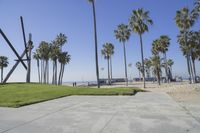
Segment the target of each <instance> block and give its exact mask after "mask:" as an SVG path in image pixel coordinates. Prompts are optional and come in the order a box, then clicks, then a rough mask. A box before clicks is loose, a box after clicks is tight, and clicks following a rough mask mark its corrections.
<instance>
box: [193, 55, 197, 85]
mask: <svg viewBox="0 0 200 133" xmlns="http://www.w3.org/2000/svg"><path fill="white" fill-rule="evenodd" d="M192 65H193V71H194V82H195V83H196V82H197V79H196V77H197V74H196V65H195V60H194V59H192Z"/></svg>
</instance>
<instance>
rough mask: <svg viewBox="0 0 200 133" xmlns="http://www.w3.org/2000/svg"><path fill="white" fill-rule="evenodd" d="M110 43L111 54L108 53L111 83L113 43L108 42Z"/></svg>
mask: <svg viewBox="0 0 200 133" xmlns="http://www.w3.org/2000/svg"><path fill="white" fill-rule="evenodd" d="M109 45H110V50H111V55H110V80H111V83H112V78H113V76H112V75H113V73H112V56H113V55H114V49H115V47H114V45H113V44H112V43H110V44H109Z"/></svg>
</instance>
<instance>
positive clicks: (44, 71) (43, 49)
mask: <svg viewBox="0 0 200 133" xmlns="http://www.w3.org/2000/svg"><path fill="white" fill-rule="evenodd" d="M38 52H39V54H40V58H41V81H43V83H45V84H46V83H48V81H49V77H48V75H49V74H48V68H49V66H48V64H49V63H48V62H49V54H50V45H49V43H48V42H45V41H42V42H41V43H40V44H39V48H38Z"/></svg>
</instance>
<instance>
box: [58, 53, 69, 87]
mask: <svg viewBox="0 0 200 133" xmlns="http://www.w3.org/2000/svg"><path fill="white" fill-rule="evenodd" d="M70 60H71V56H70V55H69V54H68V52H62V53H60V54H59V56H58V61H59V62H60V64H61V65H60V73H59V79H58V84H59V85H62V81H63V75H64V70H65V65H66V64H68V63H69V62H70Z"/></svg>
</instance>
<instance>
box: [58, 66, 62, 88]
mask: <svg viewBox="0 0 200 133" xmlns="http://www.w3.org/2000/svg"><path fill="white" fill-rule="evenodd" d="M61 75H62V63H60V72H59V78H58V84H59V85H60V84H61Z"/></svg>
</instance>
